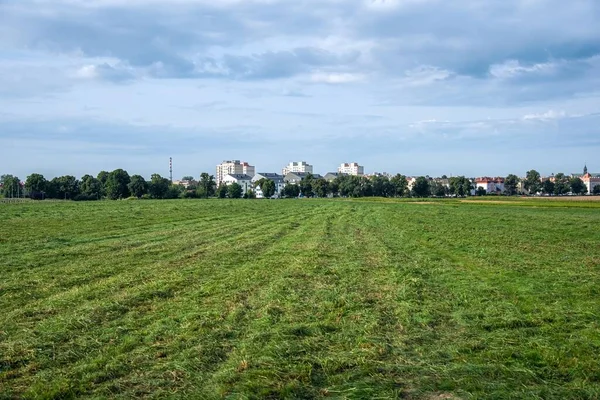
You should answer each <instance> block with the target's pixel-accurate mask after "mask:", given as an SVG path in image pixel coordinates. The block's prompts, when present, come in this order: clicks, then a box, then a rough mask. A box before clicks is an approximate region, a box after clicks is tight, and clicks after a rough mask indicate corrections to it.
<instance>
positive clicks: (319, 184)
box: [312, 178, 329, 197]
mask: <svg viewBox="0 0 600 400" xmlns="http://www.w3.org/2000/svg"><path fill="white" fill-rule="evenodd" d="M312 190H313V193H314V194H315V195H316V196H317V197H327V194H328V193H329V182H327V181H326V180H325V179H322V178H321V179H315V180H314V181H313V183H312Z"/></svg>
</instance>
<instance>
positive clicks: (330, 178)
mask: <svg viewBox="0 0 600 400" xmlns="http://www.w3.org/2000/svg"><path fill="white" fill-rule="evenodd" d="M344 175H346V174H344V173H341V172H328V173H326V174H325V176H324V177H323V178H324V179H325V180H326V181H327V182H331V181H334V180H335V179H336V178H338V177H340V176H344Z"/></svg>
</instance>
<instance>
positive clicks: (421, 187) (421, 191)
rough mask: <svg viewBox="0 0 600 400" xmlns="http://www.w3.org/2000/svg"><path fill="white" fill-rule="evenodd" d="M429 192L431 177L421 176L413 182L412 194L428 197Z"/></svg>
mask: <svg viewBox="0 0 600 400" xmlns="http://www.w3.org/2000/svg"><path fill="white" fill-rule="evenodd" d="M429 192H430V190H429V179H427V178H425V177H424V176H419V177H418V178H417V179H416V180H415V183H414V184H413V187H412V191H411V194H412V195H413V196H414V197H428V196H429Z"/></svg>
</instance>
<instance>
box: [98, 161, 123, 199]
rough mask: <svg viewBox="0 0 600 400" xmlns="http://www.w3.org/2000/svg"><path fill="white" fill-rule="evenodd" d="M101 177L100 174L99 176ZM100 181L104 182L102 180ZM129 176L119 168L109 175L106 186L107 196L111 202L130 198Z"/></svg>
mask: <svg viewBox="0 0 600 400" xmlns="http://www.w3.org/2000/svg"><path fill="white" fill-rule="evenodd" d="M98 175H100V174H98ZM98 180H99V181H102V180H101V179H100V178H99V179H98ZM129 181H130V178H129V174H128V173H127V171H125V170H123V169H121V168H119V169H115V170H114V171H112V172H111V173H109V174H108V177H107V178H106V182H105V184H104V190H105V192H106V196H107V197H108V198H109V199H111V200H117V199H124V198H127V197H129V188H128V187H127V185H129Z"/></svg>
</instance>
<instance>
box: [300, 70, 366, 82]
mask: <svg viewBox="0 0 600 400" xmlns="http://www.w3.org/2000/svg"><path fill="white" fill-rule="evenodd" d="M364 79H365V76H364V75H362V74H353V73H345V72H315V73H313V74H312V75H311V76H310V80H311V81H312V82H317V83H333V84H335V83H351V82H359V81H362V80H364Z"/></svg>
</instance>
